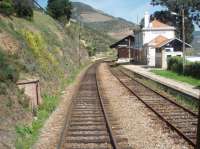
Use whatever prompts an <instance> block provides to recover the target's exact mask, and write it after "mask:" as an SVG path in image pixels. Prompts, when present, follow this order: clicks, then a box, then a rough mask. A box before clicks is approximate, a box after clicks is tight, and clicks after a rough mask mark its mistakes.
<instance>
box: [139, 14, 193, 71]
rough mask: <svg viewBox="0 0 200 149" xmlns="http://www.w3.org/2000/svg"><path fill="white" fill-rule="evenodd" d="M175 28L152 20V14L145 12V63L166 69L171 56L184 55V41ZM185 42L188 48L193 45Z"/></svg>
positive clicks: (143, 35) (143, 52)
mask: <svg viewBox="0 0 200 149" xmlns="http://www.w3.org/2000/svg"><path fill="white" fill-rule="evenodd" d="M175 30H176V28H175V27H173V26H169V25H167V24H164V23H162V22H160V21H158V20H153V21H151V22H150V15H149V14H148V12H146V13H145V17H144V28H143V29H142V31H141V33H142V35H141V36H142V42H141V43H142V48H141V50H142V51H141V53H142V55H143V56H141V57H142V61H143V63H145V64H146V65H148V66H151V67H159V68H163V69H166V68H167V59H168V58H169V57H173V56H183V52H182V46H183V42H182V41H181V40H180V39H178V38H176V37H175ZM141 33H140V34H141ZM136 40H137V37H136ZM185 44H186V48H191V47H192V46H191V45H189V44H187V43H185Z"/></svg>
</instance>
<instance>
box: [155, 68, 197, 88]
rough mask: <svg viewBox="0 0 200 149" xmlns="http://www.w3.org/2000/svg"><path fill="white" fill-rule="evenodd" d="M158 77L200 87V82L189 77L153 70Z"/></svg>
mask: <svg viewBox="0 0 200 149" xmlns="http://www.w3.org/2000/svg"><path fill="white" fill-rule="evenodd" d="M152 72H153V73H155V74H156V75H160V76H163V77H166V78H169V79H173V80H177V81H180V82H185V83H188V84H191V85H194V86H200V80H199V79H195V78H192V77H189V76H184V75H179V74H177V73H175V72H172V71H168V70H152Z"/></svg>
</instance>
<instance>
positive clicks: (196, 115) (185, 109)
mask: <svg viewBox="0 0 200 149" xmlns="http://www.w3.org/2000/svg"><path fill="white" fill-rule="evenodd" d="M122 69H123V68H122ZM120 72H122V73H123V74H124V75H126V76H127V77H129V78H130V79H132V80H134V81H136V82H137V83H139V84H141V85H142V86H144V87H146V88H148V89H149V90H151V91H152V92H154V93H156V94H157V95H159V96H161V97H163V98H164V99H166V100H167V101H169V102H171V103H172V104H175V105H176V106H178V107H180V108H182V109H183V110H184V111H186V112H188V113H190V114H191V115H193V116H195V117H198V114H196V113H194V112H192V111H190V110H189V109H187V108H185V107H183V106H181V105H179V104H178V103H176V102H174V101H172V100H171V99H169V98H167V97H166V96H164V95H162V94H161V93H159V92H158V91H156V90H153V89H152V88H150V87H148V86H147V85H145V84H144V83H142V82H140V81H138V80H136V79H134V78H133V77H131V76H130V75H128V74H127V73H125V72H124V71H122V70H121V69H120Z"/></svg>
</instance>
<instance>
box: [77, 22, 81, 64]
mask: <svg viewBox="0 0 200 149" xmlns="http://www.w3.org/2000/svg"><path fill="white" fill-rule="evenodd" d="M78 26H79V31H78V52H77V54H78V66H79V67H80V65H81V61H80V48H81V20H80V18H79V23H78Z"/></svg>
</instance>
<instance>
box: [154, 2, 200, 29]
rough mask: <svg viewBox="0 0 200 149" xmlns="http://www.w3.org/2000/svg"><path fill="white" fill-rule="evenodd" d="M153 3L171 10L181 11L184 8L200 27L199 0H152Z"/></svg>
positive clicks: (187, 15)
mask: <svg viewBox="0 0 200 149" xmlns="http://www.w3.org/2000/svg"><path fill="white" fill-rule="evenodd" d="M152 5H153V6H154V5H160V6H164V7H167V8H168V10H169V11H173V12H176V13H180V12H181V9H184V11H185V15H186V17H189V18H190V19H192V20H193V21H194V22H195V23H196V24H197V25H199V27H200V1H199V0H152Z"/></svg>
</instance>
